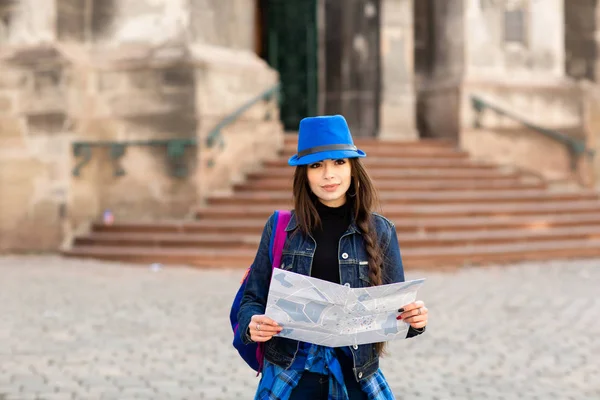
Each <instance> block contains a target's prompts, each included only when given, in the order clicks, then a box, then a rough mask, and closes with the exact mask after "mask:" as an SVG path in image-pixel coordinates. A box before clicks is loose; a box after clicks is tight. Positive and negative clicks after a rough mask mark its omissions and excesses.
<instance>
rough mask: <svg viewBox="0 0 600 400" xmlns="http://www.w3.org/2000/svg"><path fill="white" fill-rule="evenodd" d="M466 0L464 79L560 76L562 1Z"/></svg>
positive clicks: (561, 70) (562, 60)
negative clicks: (502, 0)
mask: <svg viewBox="0 0 600 400" xmlns="http://www.w3.org/2000/svg"><path fill="white" fill-rule="evenodd" d="M464 1H465V19H464V21H465V23H464V29H465V31H464V38H465V43H466V46H465V53H466V54H465V59H466V65H465V77H466V79H467V80H469V79H490V78H492V79H499V78H501V79H502V80H509V81H511V80H525V81H530V80H531V79H534V80H535V81H547V80H548V79H553V80H556V79H557V78H561V77H563V76H564V64H565V50H564V48H565V45H564V18H563V17H564V2H563V0H545V1H543V2H540V1H531V0H512V1H507V2H497V1H480V0H464Z"/></svg>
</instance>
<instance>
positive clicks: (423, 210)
mask: <svg viewBox="0 0 600 400" xmlns="http://www.w3.org/2000/svg"><path fill="white" fill-rule="evenodd" d="M285 208H289V204H287V203H284V202H282V203H281V204H273V205H248V204H244V205H211V206H204V207H199V208H198V210H197V212H196V217H197V218H198V219H229V218H231V219H236V220H241V219H246V218H250V219H253V218H261V217H262V218H267V217H268V216H269V215H270V214H271V213H272V212H273V210H274V209H285ZM382 211H383V212H382V213H383V215H385V216H386V217H388V218H390V219H394V220H396V219H397V220H401V219H403V218H423V219H435V218H439V217H475V216H489V217H493V216H506V215H511V216H516V215H520V216H533V215H544V214H582V213H589V212H600V202H599V201H589V200H577V201H570V202H556V201H549V202H546V203H542V204H537V203H534V204H528V203H514V202H505V203H501V204H485V203H484V204H479V203H462V204H457V205H413V204H402V205H396V204H390V205H386V206H385V207H382Z"/></svg>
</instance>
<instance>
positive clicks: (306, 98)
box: [266, 0, 317, 130]
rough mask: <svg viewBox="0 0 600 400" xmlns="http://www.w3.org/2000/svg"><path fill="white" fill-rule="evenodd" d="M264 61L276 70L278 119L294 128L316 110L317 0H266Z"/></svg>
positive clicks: (288, 126)
mask: <svg viewBox="0 0 600 400" xmlns="http://www.w3.org/2000/svg"><path fill="white" fill-rule="evenodd" d="M266 3H267V10H266V11H267V18H266V24H267V38H266V40H267V45H268V47H267V60H268V62H269V64H270V65H271V67H273V68H274V69H276V70H277V71H279V75H280V80H281V86H282V95H281V120H282V122H283V125H284V127H285V129H286V130H297V129H298V124H299V122H300V120H301V119H302V118H304V117H307V116H314V115H316V113H317V27H316V24H317V0H293V1H290V0H267V2H266Z"/></svg>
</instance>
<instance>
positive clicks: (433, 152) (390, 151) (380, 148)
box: [280, 143, 469, 159]
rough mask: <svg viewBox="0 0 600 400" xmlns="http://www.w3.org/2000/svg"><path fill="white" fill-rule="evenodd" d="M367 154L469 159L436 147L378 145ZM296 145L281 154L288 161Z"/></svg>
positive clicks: (286, 147)
mask: <svg viewBox="0 0 600 400" xmlns="http://www.w3.org/2000/svg"><path fill="white" fill-rule="evenodd" d="M361 150H363V151H364V152H365V153H367V158H368V157H372V158H379V157H395V158H437V159H467V158H468V157H469V154H468V153H467V152H465V151H461V150H454V149H447V148H435V147H417V148H405V147H393V146H392V147H390V146H389V145H388V144H387V143H378V144H373V145H371V146H363V147H362V148H361ZM296 151H297V147H296V145H293V146H292V145H285V146H284V147H283V148H282V149H281V152H280V155H281V157H282V158H285V159H288V158H289V157H291V156H293V155H294V154H296Z"/></svg>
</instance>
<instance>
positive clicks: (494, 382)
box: [0, 256, 600, 400]
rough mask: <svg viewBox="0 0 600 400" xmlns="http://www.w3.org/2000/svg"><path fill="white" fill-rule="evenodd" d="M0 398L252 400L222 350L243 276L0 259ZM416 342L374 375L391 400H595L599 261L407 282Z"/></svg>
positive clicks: (250, 387)
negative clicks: (424, 312) (380, 375)
mask: <svg viewBox="0 0 600 400" xmlns="http://www.w3.org/2000/svg"><path fill="white" fill-rule="evenodd" d="M0 274H1V275H0V318H1V319H0V321H1V322H0V399H1V400H17V399H18V400H30V399H31V400H33V399H45V400H55V399H60V400H62V399H90V400H95V399H121V400H128V399H177V400H179V399H215V400H216V399H251V398H252V396H253V391H254V389H255V388H256V385H257V382H258V380H257V378H256V377H255V376H254V374H253V373H252V371H250V370H249V369H248V368H247V367H245V365H244V364H243V362H242V361H241V359H239V358H238V357H237V355H236V353H234V350H233V349H232V347H231V346H230V340H231V333H230V327H229V322H228V312H229V306H230V303H231V300H232V296H233V294H234V293H235V290H236V289H237V286H238V282H239V279H240V276H241V275H242V271H241V270H225V271H205V270H194V269H188V268H179V267H164V268H162V269H160V270H158V271H153V270H152V269H151V268H148V267H147V266H133V265H119V264H115V263H112V264H111V263H103V262H98V261H89V260H83V261H82V260H72V259H62V258H60V257H54V256H44V257H42V256H39V257H13V256H8V257H3V258H0ZM407 275H408V278H417V277H426V278H427V279H428V280H427V282H426V284H425V286H424V287H423V289H422V292H421V294H420V298H422V299H423V300H425V301H426V302H427V305H428V307H429V309H430V318H431V320H430V324H429V328H428V331H427V333H426V334H425V335H423V336H422V337H419V338H416V339H411V340H402V341H396V342H394V343H393V344H392V345H391V346H390V348H389V349H390V355H389V356H388V357H386V358H384V359H383V360H382V369H383V371H384V374H385V375H386V376H387V378H388V380H389V381H390V383H391V385H392V387H393V389H394V392H395V393H396V394H397V397H398V398H399V399H540V400H542V399H543V400H546V399H582V400H583V399H585V400H590V399H600V339H599V338H600V261H598V260H596V261H594V260H586V261H578V262H576V261H571V262H551V263H539V264H523V265H520V266H513V267H508V266H504V267H487V268H473V269H463V270H460V271H458V272H419V271H409V272H408V274H407Z"/></svg>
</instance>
